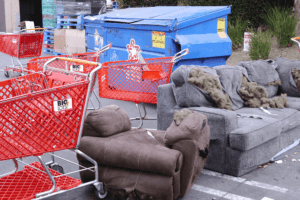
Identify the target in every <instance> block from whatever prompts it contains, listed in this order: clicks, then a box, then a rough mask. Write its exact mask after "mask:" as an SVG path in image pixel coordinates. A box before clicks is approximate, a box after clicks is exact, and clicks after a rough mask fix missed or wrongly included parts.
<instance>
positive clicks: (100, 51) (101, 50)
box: [97, 44, 111, 55]
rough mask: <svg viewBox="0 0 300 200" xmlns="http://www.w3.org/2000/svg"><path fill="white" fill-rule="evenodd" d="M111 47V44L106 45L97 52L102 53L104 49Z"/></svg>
mask: <svg viewBox="0 0 300 200" xmlns="http://www.w3.org/2000/svg"><path fill="white" fill-rule="evenodd" d="M110 48H111V44H108V45H106V46H105V47H102V49H100V50H99V51H98V52H97V54H98V55H100V54H101V53H103V52H104V51H107V50H109V49H110Z"/></svg>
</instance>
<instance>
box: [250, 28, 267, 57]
mask: <svg viewBox="0 0 300 200" xmlns="http://www.w3.org/2000/svg"><path fill="white" fill-rule="evenodd" d="M251 33H253V35H251V36H250V38H251V42H250V44H249V45H250V49H249V55H250V57H251V59H252V60H259V59H263V60H265V59H268V57H269V54H270V51H271V46H272V34H271V32H270V31H266V32H263V31H262V30H259V31H257V32H254V31H251Z"/></svg>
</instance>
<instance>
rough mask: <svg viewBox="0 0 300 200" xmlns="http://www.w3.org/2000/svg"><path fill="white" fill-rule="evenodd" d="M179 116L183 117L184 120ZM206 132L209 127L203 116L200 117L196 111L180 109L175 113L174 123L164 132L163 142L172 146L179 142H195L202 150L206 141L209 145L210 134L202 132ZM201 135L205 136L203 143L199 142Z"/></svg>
mask: <svg viewBox="0 0 300 200" xmlns="http://www.w3.org/2000/svg"><path fill="white" fill-rule="evenodd" d="M179 116H184V118H183V117H179ZM178 118H180V119H181V120H180V123H179V125H177V124H178V120H177V119H178ZM175 120H176V121H177V123H176V122H175ZM208 130H209V126H208V121H207V117H206V116H205V115H202V114H200V113H198V112H196V111H191V110H188V109H182V110H180V111H179V112H178V111H175V114H174V121H173V122H172V124H171V126H170V127H169V128H168V129H167V130H166V134H165V137H164V142H165V143H166V144H167V145H173V144H175V143H176V142H179V141H181V140H195V141H197V142H199V145H200V146H199V148H200V147H202V149H204V148H205V146H206V143H207V141H208V143H209V138H210V133H207V132H204V131H208ZM201 135H206V136H207V137H206V138H204V141H199V139H200V138H201ZM207 138H208V139H207ZM203 143H204V144H203Z"/></svg>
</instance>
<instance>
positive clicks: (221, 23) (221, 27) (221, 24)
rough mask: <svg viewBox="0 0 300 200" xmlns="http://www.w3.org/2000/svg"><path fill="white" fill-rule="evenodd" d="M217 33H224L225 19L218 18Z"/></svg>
mask: <svg viewBox="0 0 300 200" xmlns="http://www.w3.org/2000/svg"><path fill="white" fill-rule="evenodd" d="M217 29H218V32H225V18H218V28H217Z"/></svg>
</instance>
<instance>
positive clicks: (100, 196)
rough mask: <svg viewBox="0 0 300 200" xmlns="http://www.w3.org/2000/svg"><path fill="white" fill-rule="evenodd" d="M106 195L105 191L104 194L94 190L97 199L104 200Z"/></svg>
mask: <svg viewBox="0 0 300 200" xmlns="http://www.w3.org/2000/svg"><path fill="white" fill-rule="evenodd" d="M106 195H107V191H106V190H105V191H104V192H101V191H98V190H96V196H97V197H98V198H99V199H104V198H105V197H106Z"/></svg>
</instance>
